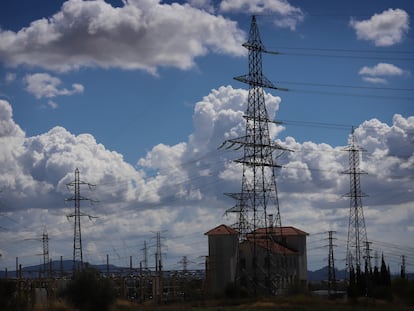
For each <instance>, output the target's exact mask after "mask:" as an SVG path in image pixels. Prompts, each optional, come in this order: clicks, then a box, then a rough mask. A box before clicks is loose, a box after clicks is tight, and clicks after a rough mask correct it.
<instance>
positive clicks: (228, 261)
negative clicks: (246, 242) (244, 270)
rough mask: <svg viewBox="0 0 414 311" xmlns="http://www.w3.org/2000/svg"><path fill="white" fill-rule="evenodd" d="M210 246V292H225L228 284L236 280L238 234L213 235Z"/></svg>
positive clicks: (210, 237) (209, 242) (209, 240)
mask: <svg viewBox="0 0 414 311" xmlns="http://www.w3.org/2000/svg"><path fill="white" fill-rule="evenodd" d="M208 247H209V272H208V275H209V280H208V281H209V285H210V293H211V294H213V295H215V294H218V293H223V291H224V289H225V287H226V286H227V284H229V283H231V282H234V280H235V277H236V269H237V253H238V236H237V235H211V236H209V237H208Z"/></svg>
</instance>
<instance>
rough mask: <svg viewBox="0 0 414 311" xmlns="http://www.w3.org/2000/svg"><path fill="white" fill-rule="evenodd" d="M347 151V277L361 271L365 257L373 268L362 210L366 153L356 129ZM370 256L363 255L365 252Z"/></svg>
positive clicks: (367, 263)
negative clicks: (363, 162) (348, 203)
mask: <svg viewBox="0 0 414 311" xmlns="http://www.w3.org/2000/svg"><path fill="white" fill-rule="evenodd" d="M345 151H348V152H349V169H348V170H347V171H345V172H344V174H348V175H349V181H350V191H349V193H347V194H345V196H347V197H349V198H350V209H349V224H348V242H347V252H346V253H347V257H346V270H347V276H348V277H349V273H350V271H351V270H352V269H354V271H361V264H362V259H363V257H364V256H365V260H367V261H368V262H366V266H368V268H370V267H371V265H370V264H369V258H370V254H369V249H368V250H367V249H366V245H368V244H367V243H368V239H367V232H366V228H365V220H364V212H363V208H362V199H361V198H362V197H365V196H366V194H365V193H363V192H362V191H361V180H360V176H361V174H366V173H365V172H364V171H362V170H361V169H360V167H359V164H360V157H361V152H362V151H365V150H364V149H362V148H361V147H359V146H358V145H357V144H356V141H355V133H354V128H352V134H351V140H350V144H349V145H348V147H346V148H345ZM364 248H365V251H366V252H368V254H363V253H362V252H363V250H364Z"/></svg>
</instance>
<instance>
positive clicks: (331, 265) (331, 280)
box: [328, 231, 336, 295]
mask: <svg viewBox="0 0 414 311" xmlns="http://www.w3.org/2000/svg"><path fill="white" fill-rule="evenodd" d="M334 233H335V231H328V235H329V237H328V240H329V257H328V294H329V295H331V294H332V291H334V292H336V276H335V260H334V251H333V250H334V246H335V245H334V244H333V240H334V238H333V234H334Z"/></svg>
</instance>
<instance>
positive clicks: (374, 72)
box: [358, 63, 408, 84]
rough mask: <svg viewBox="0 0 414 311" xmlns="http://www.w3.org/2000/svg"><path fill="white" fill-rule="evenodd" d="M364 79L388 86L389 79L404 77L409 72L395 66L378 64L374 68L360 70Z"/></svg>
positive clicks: (365, 67) (366, 67)
mask: <svg viewBox="0 0 414 311" xmlns="http://www.w3.org/2000/svg"><path fill="white" fill-rule="evenodd" d="M358 73H359V75H361V76H362V79H363V80H365V81H367V82H371V83H376V84H386V83H387V82H388V81H387V79H386V78H387V77H395V76H404V75H407V74H408V71H406V70H403V69H401V68H399V67H397V66H395V65H393V64H388V63H378V64H377V65H375V66H373V67H368V66H364V67H362V68H361V69H360V70H359V72H358Z"/></svg>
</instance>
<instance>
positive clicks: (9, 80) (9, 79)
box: [5, 72, 16, 83]
mask: <svg viewBox="0 0 414 311" xmlns="http://www.w3.org/2000/svg"><path fill="white" fill-rule="evenodd" d="M14 80H16V74H15V73H12V72H8V73H7V74H6V78H5V81H6V82H7V83H12V82H13V81H14Z"/></svg>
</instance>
